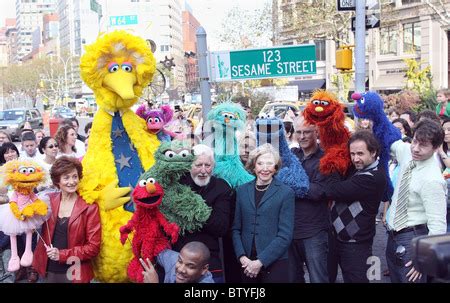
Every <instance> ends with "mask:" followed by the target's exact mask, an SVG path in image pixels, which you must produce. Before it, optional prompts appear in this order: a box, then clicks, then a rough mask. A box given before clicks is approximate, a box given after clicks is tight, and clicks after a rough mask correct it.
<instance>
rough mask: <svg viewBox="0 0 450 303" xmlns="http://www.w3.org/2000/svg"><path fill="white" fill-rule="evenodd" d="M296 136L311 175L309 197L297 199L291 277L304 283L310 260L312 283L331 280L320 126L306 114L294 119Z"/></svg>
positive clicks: (290, 261) (303, 160) (308, 173)
mask: <svg viewBox="0 0 450 303" xmlns="http://www.w3.org/2000/svg"><path fill="white" fill-rule="evenodd" d="M294 131H295V138H296V139H297V142H298V144H299V146H300V148H293V149H292V151H293V153H294V154H295V155H296V156H297V157H298V158H299V160H300V162H301V163H302V166H303V168H304V169H305V172H306V174H307V175H308V178H309V191H308V194H307V195H306V197H304V198H298V197H297V198H296V199H295V219H294V220H295V221H294V239H293V240H292V244H291V246H290V247H289V263H290V265H291V266H290V280H291V281H292V282H297V283H304V282H305V278H304V271H303V263H306V266H307V268H308V273H309V280H310V282H311V283H327V282H328V269H327V259H328V235H329V229H330V223H329V211H328V201H327V198H326V197H325V187H326V183H327V180H328V179H330V178H334V176H331V177H325V176H323V175H322V174H321V173H320V172H319V162H320V158H321V157H322V156H323V151H322V149H320V147H319V145H318V144H317V136H318V132H317V128H316V127H315V126H314V125H310V124H307V123H306V121H305V120H304V118H303V117H302V116H299V117H297V118H296V119H295V121H294Z"/></svg>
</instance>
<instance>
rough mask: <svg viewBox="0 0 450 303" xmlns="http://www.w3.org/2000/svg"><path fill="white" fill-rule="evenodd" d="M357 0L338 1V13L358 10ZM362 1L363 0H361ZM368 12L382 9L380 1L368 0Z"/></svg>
mask: <svg viewBox="0 0 450 303" xmlns="http://www.w3.org/2000/svg"><path fill="white" fill-rule="evenodd" d="M355 1H356V0H338V2H337V9H338V11H354V10H356V3H355ZM360 1H361V0H360ZM366 9H367V10H378V9H380V2H379V0H367V1H366Z"/></svg>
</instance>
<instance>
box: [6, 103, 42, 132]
mask: <svg viewBox="0 0 450 303" xmlns="http://www.w3.org/2000/svg"><path fill="white" fill-rule="evenodd" d="M25 122H29V123H30V125H31V127H32V128H33V129H38V128H40V129H43V128H44V120H43V119H42V115H41V113H40V112H39V110H38V109H37V108H32V109H26V108H12V109H6V110H3V111H0V129H1V130H4V131H6V132H7V133H8V134H9V135H10V136H11V139H13V140H14V139H20V135H21V134H22V130H23V128H24V125H25Z"/></svg>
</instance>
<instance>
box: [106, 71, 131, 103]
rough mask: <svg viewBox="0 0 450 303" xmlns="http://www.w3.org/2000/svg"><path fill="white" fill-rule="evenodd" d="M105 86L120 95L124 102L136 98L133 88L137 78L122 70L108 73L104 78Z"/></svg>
mask: <svg viewBox="0 0 450 303" xmlns="http://www.w3.org/2000/svg"><path fill="white" fill-rule="evenodd" d="M103 84H104V85H105V86H106V87H107V88H108V89H110V90H112V91H113V92H115V93H116V94H118V95H119V97H120V98H122V99H123V100H130V99H134V98H135V95H134V90H133V86H134V84H136V76H135V75H134V73H127V72H124V71H122V70H118V71H117V72H115V73H108V74H107V75H106V76H105V77H104V78H103Z"/></svg>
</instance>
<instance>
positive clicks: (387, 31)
mask: <svg viewBox="0 0 450 303" xmlns="http://www.w3.org/2000/svg"><path fill="white" fill-rule="evenodd" d="M397 36H398V32H397V28H396V27H393V26H391V27H383V28H381V29H380V54H381V55H396V54H397Z"/></svg>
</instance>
